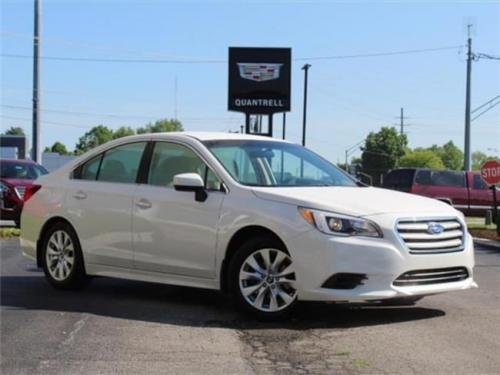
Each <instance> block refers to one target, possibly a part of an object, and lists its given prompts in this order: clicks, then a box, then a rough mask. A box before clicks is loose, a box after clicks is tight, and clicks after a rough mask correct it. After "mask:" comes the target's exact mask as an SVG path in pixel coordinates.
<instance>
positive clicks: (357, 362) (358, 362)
mask: <svg viewBox="0 0 500 375" xmlns="http://www.w3.org/2000/svg"><path fill="white" fill-rule="evenodd" d="M352 364H353V366H354V367H356V368H357V369H362V368H367V367H370V364H369V363H368V361H367V360H365V359H361V358H356V359H353V360H352Z"/></svg>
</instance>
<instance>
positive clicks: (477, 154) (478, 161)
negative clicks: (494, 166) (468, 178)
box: [471, 151, 497, 171]
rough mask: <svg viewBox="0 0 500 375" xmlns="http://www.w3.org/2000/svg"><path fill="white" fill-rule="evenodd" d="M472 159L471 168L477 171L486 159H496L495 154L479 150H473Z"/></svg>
mask: <svg viewBox="0 0 500 375" xmlns="http://www.w3.org/2000/svg"><path fill="white" fill-rule="evenodd" d="M471 159H472V170H473V171H478V170H480V169H481V165H483V163H484V162H485V161H486V160H488V159H497V158H496V157H495V156H491V155H486V154H485V153H484V152H481V151H474V152H473V153H472V155H471Z"/></svg>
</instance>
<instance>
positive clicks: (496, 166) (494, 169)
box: [481, 160, 500, 185]
mask: <svg viewBox="0 0 500 375" xmlns="http://www.w3.org/2000/svg"><path fill="white" fill-rule="evenodd" d="M481 176H482V177H483V179H484V180H485V181H486V182H487V183H488V184H489V185H495V184H498V183H500V162H499V161H498V160H486V161H485V162H484V163H483V165H482V166H481Z"/></svg>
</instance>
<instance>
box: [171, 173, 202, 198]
mask: <svg viewBox="0 0 500 375" xmlns="http://www.w3.org/2000/svg"><path fill="white" fill-rule="evenodd" d="M174 188H175V190H178V191H194V198H195V200H196V201H197V202H204V201H206V200H207V192H206V191H205V183H204V182H203V179H202V178H201V176H200V175H199V174H198V173H180V174H176V175H175V176H174Z"/></svg>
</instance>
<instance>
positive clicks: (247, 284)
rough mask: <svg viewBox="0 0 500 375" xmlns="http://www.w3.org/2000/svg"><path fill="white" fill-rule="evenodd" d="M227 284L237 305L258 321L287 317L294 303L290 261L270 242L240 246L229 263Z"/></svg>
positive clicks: (277, 246)
mask: <svg viewBox="0 0 500 375" xmlns="http://www.w3.org/2000/svg"><path fill="white" fill-rule="evenodd" d="M229 271H230V273H229V275H230V285H231V290H232V292H233V294H234V296H235V298H236V300H237V302H238V304H239V305H240V306H241V307H242V308H243V309H244V310H246V311H247V312H250V313H252V314H253V315H255V316H257V317H258V318H260V319H264V320H276V319H280V318H284V317H285V316H287V315H288V314H289V313H290V312H291V311H292V310H293V308H294V307H295V305H296V303H297V290H296V288H295V271H294V267H293V261H292V259H291V257H290V255H289V254H288V253H287V252H286V250H285V249H284V248H283V246H282V245H281V244H280V243H279V242H278V241H275V240H273V239H267V238H262V239H255V240H251V241H249V242H247V243H246V244H244V245H243V246H242V247H241V248H240V249H239V250H238V252H237V253H236V254H235V256H234V257H233V259H232V260H231V263H230V269H229Z"/></svg>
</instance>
